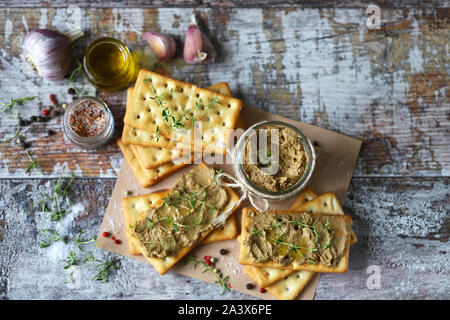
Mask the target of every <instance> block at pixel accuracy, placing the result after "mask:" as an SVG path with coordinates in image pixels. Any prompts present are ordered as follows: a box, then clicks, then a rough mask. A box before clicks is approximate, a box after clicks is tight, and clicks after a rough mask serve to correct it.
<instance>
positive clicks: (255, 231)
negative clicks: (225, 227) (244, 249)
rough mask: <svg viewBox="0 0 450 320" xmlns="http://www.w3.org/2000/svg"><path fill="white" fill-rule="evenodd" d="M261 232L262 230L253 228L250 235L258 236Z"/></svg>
mask: <svg viewBox="0 0 450 320" xmlns="http://www.w3.org/2000/svg"><path fill="white" fill-rule="evenodd" d="M261 232H262V230H259V229H255V230H253V231H252V232H251V235H252V236H258V235H260V234H261Z"/></svg>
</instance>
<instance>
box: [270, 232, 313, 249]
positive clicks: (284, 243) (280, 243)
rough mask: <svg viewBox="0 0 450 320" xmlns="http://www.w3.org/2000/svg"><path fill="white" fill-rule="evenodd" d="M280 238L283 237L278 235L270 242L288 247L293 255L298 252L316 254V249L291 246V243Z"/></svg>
mask: <svg viewBox="0 0 450 320" xmlns="http://www.w3.org/2000/svg"><path fill="white" fill-rule="evenodd" d="M282 236H283V234H280V235H278V237H277V238H276V239H274V240H272V242H273V243H274V244H278V245H285V246H288V247H290V248H291V250H292V251H293V252H295V253H297V252H298V250H306V251H311V252H316V251H317V248H308V247H302V246H298V245H296V244H293V243H289V242H287V241H285V240H283V238H282Z"/></svg>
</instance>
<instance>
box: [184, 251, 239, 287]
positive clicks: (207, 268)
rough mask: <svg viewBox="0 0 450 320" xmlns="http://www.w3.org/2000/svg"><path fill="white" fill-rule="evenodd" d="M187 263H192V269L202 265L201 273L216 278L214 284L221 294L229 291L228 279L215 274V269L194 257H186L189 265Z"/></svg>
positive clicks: (217, 273)
mask: <svg viewBox="0 0 450 320" xmlns="http://www.w3.org/2000/svg"><path fill="white" fill-rule="evenodd" d="M189 262H190V263H192V265H193V267H194V268H195V267H196V266H197V265H202V266H203V267H204V270H203V273H206V272H210V273H212V274H213V275H214V277H215V278H216V281H215V282H214V283H217V284H218V285H220V287H221V288H222V293H221V294H224V293H225V292H226V291H230V287H229V281H230V277H229V276H226V277H224V276H223V275H222V274H221V273H219V272H216V271H215V268H213V267H211V266H209V265H208V264H206V262H205V261H203V260H200V259H198V258H197V257H195V256H190V257H188V258H187V263H189Z"/></svg>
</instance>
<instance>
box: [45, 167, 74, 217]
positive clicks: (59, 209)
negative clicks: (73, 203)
mask: <svg viewBox="0 0 450 320" xmlns="http://www.w3.org/2000/svg"><path fill="white" fill-rule="evenodd" d="M74 178H75V175H74V174H72V175H71V177H70V179H69V181H68V182H66V181H64V179H63V178H62V176H61V175H60V176H59V177H58V180H57V181H56V182H55V183H54V188H53V192H52V194H51V196H50V197H46V196H44V194H43V193H42V192H41V200H40V201H39V204H41V205H42V211H44V212H47V213H49V214H50V216H49V219H50V221H60V220H61V219H62V218H63V217H64V216H66V215H67V214H69V213H70V211H71V210H70V209H63V208H64V205H66V206H70V199H69V196H68V192H69V188H73V187H72V182H73V179H74ZM49 202H50V205H49V204H48V203H49Z"/></svg>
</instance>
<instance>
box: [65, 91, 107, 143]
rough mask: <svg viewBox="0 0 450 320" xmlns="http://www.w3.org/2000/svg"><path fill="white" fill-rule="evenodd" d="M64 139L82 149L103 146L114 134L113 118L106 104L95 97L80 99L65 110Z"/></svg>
mask: <svg viewBox="0 0 450 320" xmlns="http://www.w3.org/2000/svg"><path fill="white" fill-rule="evenodd" d="M63 131H64V134H65V135H66V137H67V138H68V139H69V140H70V141H71V142H73V143H74V144H76V145H77V146H79V147H81V148H83V149H98V148H100V147H102V146H104V145H105V144H106V143H107V142H108V140H109V139H110V138H111V137H112V135H113V132H114V118H113V115H112V113H111V110H109V108H108V106H107V105H106V103H104V102H103V101H101V100H100V99H97V98H95V97H81V98H79V99H76V100H74V101H73V102H72V103H71V104H70V105H69V106H68V107H67V109H66V111H65V113H64V120H63Z"/></svg>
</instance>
